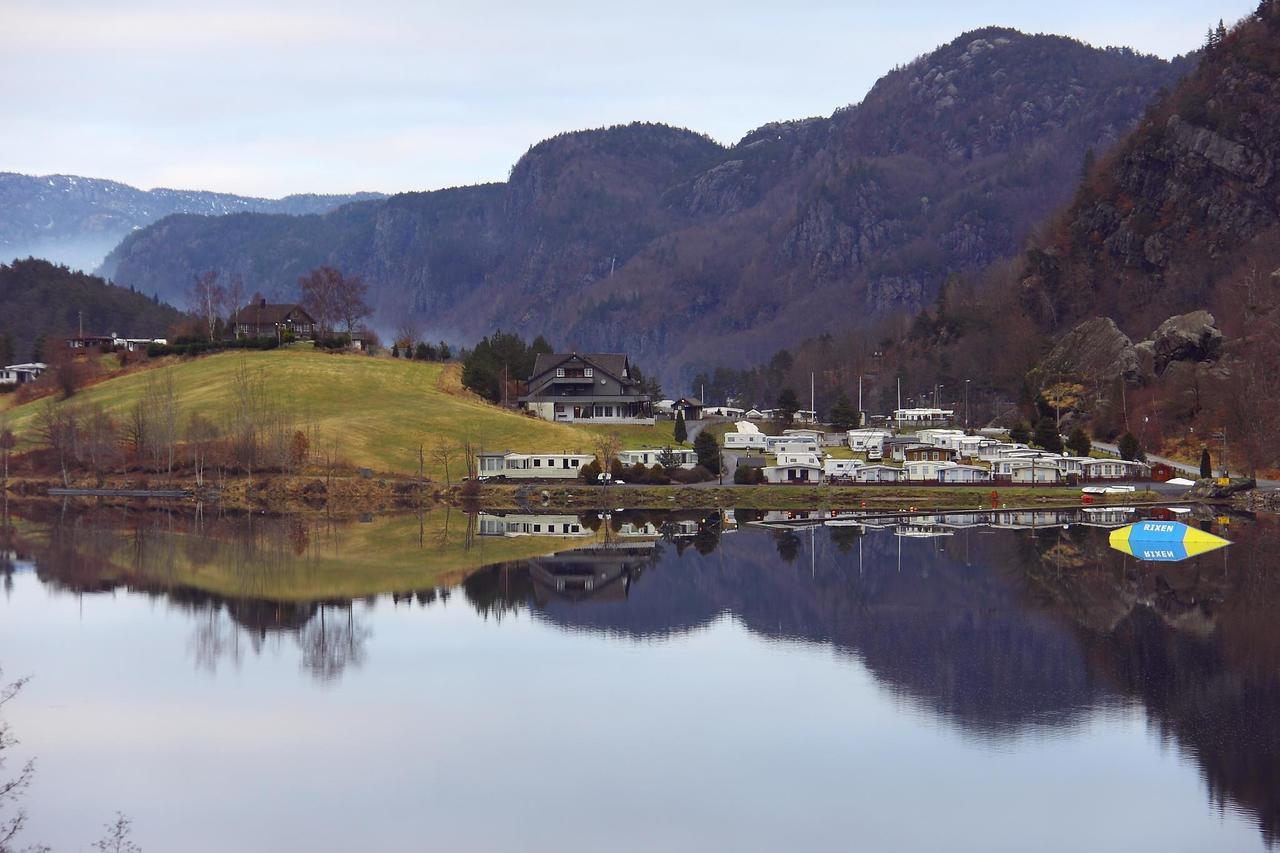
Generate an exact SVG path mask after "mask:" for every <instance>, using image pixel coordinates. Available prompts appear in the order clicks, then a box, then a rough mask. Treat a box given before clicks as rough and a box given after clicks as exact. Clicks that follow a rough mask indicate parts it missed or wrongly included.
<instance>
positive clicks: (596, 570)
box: [529, 541, 657, 605]
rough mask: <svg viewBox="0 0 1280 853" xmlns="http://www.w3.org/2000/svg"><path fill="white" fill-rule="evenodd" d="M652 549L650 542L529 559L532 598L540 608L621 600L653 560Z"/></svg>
mask: <svg viewBox="0 0 1280 853" xmlns="http://www.w3.org/2000/svg"><path fill="white" fill-rule="evenodd" d="M655 547H656V545H655V543H653V542H636V541H629V542H625V543H614V544H607V545H598V546H594V547H588V548H575V549H574V550H572V551H562V552H561V553H559V554H556V555H554V556H551V557H538V558H536V559H533V560H530V561H529V577H530V578H531V579H532V580H533V590H534V598H535V599H536V600H537V601H538V603H539V604H540V605H545V604H547V603H548V602H549V601H551V600H552V599H561V600H567V601H573V602H579V601H585V600H587V599H591V600H593V601H623V600H625V599H626V597H627V593H628V592H629V591H630V589H631V584H632V583H633V582H634V581H635V579H636V578H638V577H639V576H640V573H641V572H642V571H643V570H644V568H645V566H647V565H649V564H650V563H651V562H652V561H653V559H654V556H655V554H656V553H657V552H656V551H655Z"/></svg>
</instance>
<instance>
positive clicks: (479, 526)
mask: <svg viewBox="0 0 1280 853" xmlns="http://www.w3.org/2000/svg"><path fill="white" fill-rule="evenodd" d="M476 531H477V532H478V533H479V534H480V535H481V536H590V535H591V528H589V527H585V526H583V524H582V521H581V520H580V519H579V518H578V516H576V515H537V514H534V513H513V514H511V515H494V514H491V513H487V512H482V513H480V514H479V516H477V518H476Z"/></svg>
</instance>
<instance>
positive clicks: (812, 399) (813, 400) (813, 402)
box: [809, 371, 818, 424]
mask: <svg viewBox="0 0 1280 853" xmlns="http://www.w3.org/2000/svg"><path fill="white" fill-rule="evenodd" d="M809 411H811V412H813V423H815V424H816V423H817V422H818V398H817V397H816V396H815V395H814V393H813V371H809Z"/></svg>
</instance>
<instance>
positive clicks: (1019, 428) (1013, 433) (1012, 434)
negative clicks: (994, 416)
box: [1009, 421, 1031, 444]
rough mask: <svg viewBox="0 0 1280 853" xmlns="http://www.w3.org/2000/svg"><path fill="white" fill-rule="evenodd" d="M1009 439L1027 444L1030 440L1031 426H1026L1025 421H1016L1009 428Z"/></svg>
mask: <svg viewBox="0 0 1280 853" xmlns="http://www.w3.org/2000/svg"><path fill="white" fill-rule="evenodd" d="M1009 440H1010V441H1014V442H1017V443H1018V444H1027V443H1028V442H1030V441H1031V427H1029V426H1027V422H1026V421H1018V422H1017V423H1016V424H1014V425H1013V428H1012V429H1010V430H1009Z"/></svg>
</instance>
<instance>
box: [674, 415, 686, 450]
mask: <svg viewBox="0 0 1280 853" xmlns="http://www.w3.org/2000/svg"><path fill="white" fill-rule="evenodd" d="M673 437H674V438H675V440H676V444H684V443H685V442H686V441H688V440H689V430H688V428H686V427H685V425H684V409H680V410H678V411H677V412H676V426H675V432H674V435H673Z"/></svg>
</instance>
